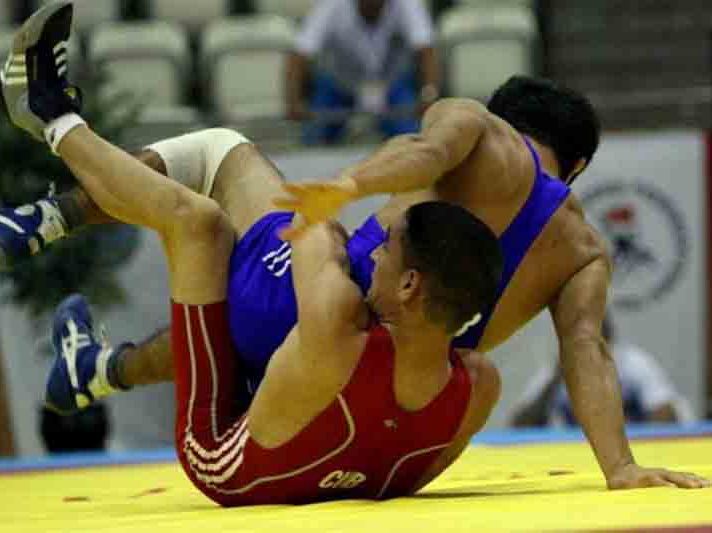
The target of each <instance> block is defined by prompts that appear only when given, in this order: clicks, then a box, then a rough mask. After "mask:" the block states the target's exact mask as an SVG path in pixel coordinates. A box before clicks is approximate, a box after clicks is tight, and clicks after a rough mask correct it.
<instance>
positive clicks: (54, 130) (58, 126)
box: [44, 113, 86, 155]
mask: <svg viewBox="0 0 712 533" xmlns="http://www.w3.org/2000/svg"><path fill="white" fill-rule="evenodd" d="M85 125H86V122H85V121H84V119H83V118H82V117H80V116H79V115H77V114H76V113H68V114H66V115H62V116H61V117H59V118H58V119H55V120H53V121H52V122H50V123H49V124H48V125H47V127H46V128H45V129H44V136H45V140H46V141H47V144H49V146H50V148H52V153H53V154H54V155H59V154H58V153H57V148H58V147H59V143H61V142H62V139H64V137H65V136H66V135H67V134H68V133H69V132H70V131H72V130H73V129H74V128H76V127H77V126H85Z"/></svg>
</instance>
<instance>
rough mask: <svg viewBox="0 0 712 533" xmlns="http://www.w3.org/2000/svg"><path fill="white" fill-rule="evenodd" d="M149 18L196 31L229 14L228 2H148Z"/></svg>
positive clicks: (151, 0)
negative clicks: (175, 23)
mask: <svg viewBox="0 0 712 533" xmlns="http://www.w3.org/2000/svg"><path fill="white" fill-rule="evenodd" d="M150 13H151V16H152V17H153V18H155V19H158V20H168V21H172V22H178V23H180V24H183V25H184V26H185V27H186V28H188V29H189V30H190V31H197V30H199V29H201V28H202V27H204V26H205V25H207V24H208V23H210V22H213V21H215V20H217V19H221V18H223V17H225V16H227V14H228V13H229V0H150Z"/></svg>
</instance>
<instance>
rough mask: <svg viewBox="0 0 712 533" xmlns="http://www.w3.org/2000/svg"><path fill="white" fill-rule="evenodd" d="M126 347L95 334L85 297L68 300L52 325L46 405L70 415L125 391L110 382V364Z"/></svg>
mask: <svg viewBox="0 0 712 533" xmlns="http://www.w3.org/2000/svg"><path fill="white" fill-rule="evenodd" d="M124 347H125V345H123V344H122V345H121V346H119V347H118V348H116V349H114V348H112V347H111V346H110V345H109V344H108V342H106V340H105V338H104V336H103V334H97V333H96V332H95V331H94V323H93V320H92V317H91V314H90V311H89V306H88V304H87V301H86V300H85V299H84V297H83V296H81V295H79V294H74V295H72V296H69V297H68V298H66V299H65V300H64V301H63V302H62V303H61V304H59V307H57V310H56V311H55V314H54V321H53V324H52V349H53V351H54V354H55V362H54V365H53V366H52V370H51V371H50V373H49V378H47V390H46V393H45V405H46V406H47V407H48V408H50V409H52V410H54V411H56V412H58V413H60V414H71V413H73V412H76V411H78V410H80V409H83V408H85V407H87V406H88V405H90V404H91V403H92V402H93V401H94V400H97V399H99V398H103V397H105V396H109V395H111V394H114V393H115V392H119V391H120V390H122V389H121V388H119V387H115V386H113V385H112V384H111V383H109V364H110V359H111V357H112V356H113V355H114V354H116V353H119V352H120V351H121V350H122V349H123V348H124Z"/></svg>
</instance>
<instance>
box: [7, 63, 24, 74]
mask: <svg viewBox="0 0 712 533" xmlns="http://www.w3.org/2000/svg"><path fill="white" fill-rule="evenodd" d="M5 72H7V73H8V74H19V75H20V76H26V75H27V67H26V66H25V65H10V66H9V67H7V68H6V69H5Z"/></svg>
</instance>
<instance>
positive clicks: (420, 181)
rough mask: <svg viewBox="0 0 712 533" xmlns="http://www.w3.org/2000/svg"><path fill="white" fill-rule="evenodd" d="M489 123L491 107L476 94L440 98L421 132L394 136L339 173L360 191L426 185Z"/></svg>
mask: <svg viewBox="0 0 712 533" xmlns="http://www.w3.org/2000/svg"><path fill="white" fill-rule="evenodd" d="M490 125H491V119H490V118H489V112H488V111H487V109H486V108H485V107H484V106H483V105H482V104H480V103H479V102H476V101H475V100H468V99H459V98H446V99H443V100H439V101H438V102H436V103H435V104H433V105H432V106H431V107H430V108H429V109H428V111H427V112H426V114H425V116H424V117H423V126H422V129H421V131H420V132H419V133H417V134H412V135H403V136H400V137H396V138H394V139H393V140H391V141H389V142H387V143H386V144H385V145H384V146H383V148H381V149H380V150H379V151H378V152H376V153H375V154H374V155H372V156H370V157H369V158H368V159H366V160H365V161H363V162H361V163H359V164H357V165H355V166H353V167H351V168H349V169H347V170H346V172H344V174H343V176H342V177H343V178H344V179H352V180H353V181H354V182H355V184H356V186H357V194H358V196H359V197H365V196H370V195H374V194H386V193H390V194H395V193H405V192H410V191H417V190H420V189H426V188H428V187H431V186H433V185H434V184H435V183H436V182H437V181H438V180H439V179H440V178H442V177H443V175H445V174H446V173H447V172H449V171H451V170H452V169H454V168H455V167H457V166H458V165H460V164H461V163H462V162H463V161H464V160H465V158H466V157H467V156H468V155H469V154H470V153H472V151H473V150H475V148H476V146H477V144H478V143H479V142H480V140H481V138H482V136H483V134H484V133H485V132H486V130H487V128H488V127H489V126H490Z"/></svg>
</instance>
